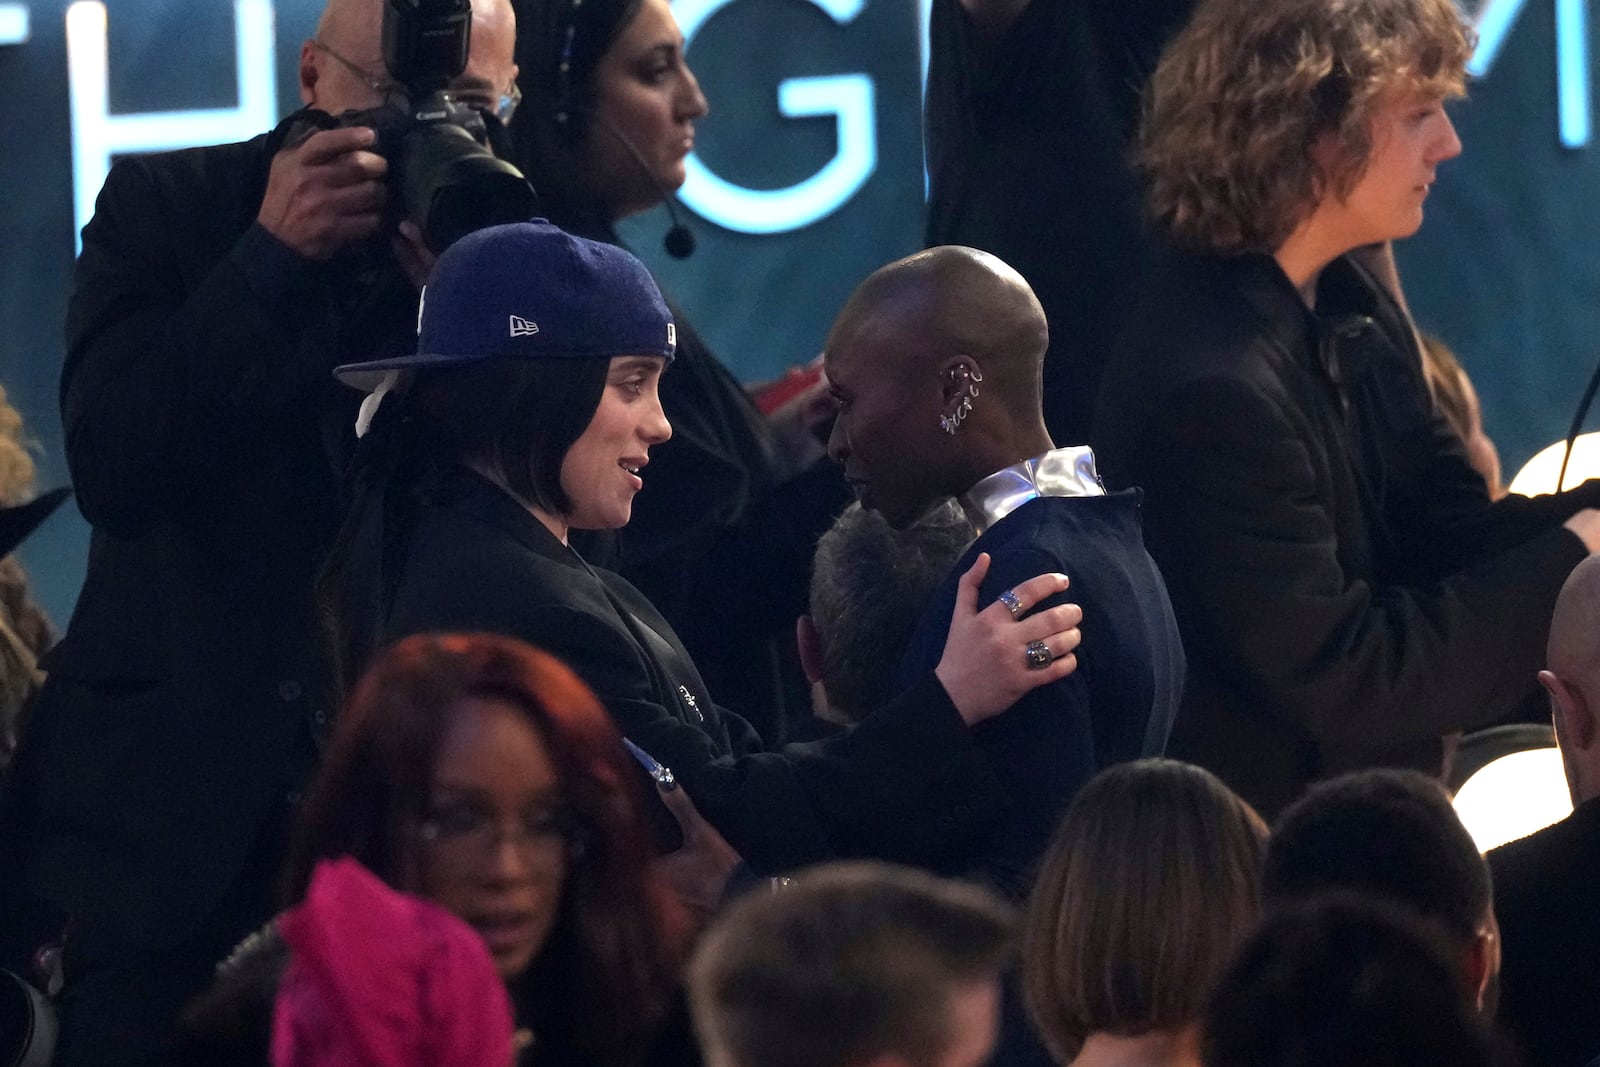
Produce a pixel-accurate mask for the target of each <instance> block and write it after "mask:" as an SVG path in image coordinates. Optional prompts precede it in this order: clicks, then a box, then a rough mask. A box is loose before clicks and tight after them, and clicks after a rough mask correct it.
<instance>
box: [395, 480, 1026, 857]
mask: <svg viewBox="0 0 1600 1067" xmlns="http://www.w3.org/2000/svg"><path fill="white" fill-rule="evenodd" d="M401 557H402V559H403V562H401V564H400V573H399V575H398V576H397V579H396V580H395V583H394V586H393V588H394V592H393V594H392V599H391V600H390V606H389V608H388V616H387V625H386V630H385V633H386V636H387V637H388V638H390V639H398V638H400V637H403V636H405V635H407V634H412V633H419V632H429V631H487V632H492V633H502V634H509V635H511V636H514V637H518V638H521V639H522V640H524V641H527V642H528V643H530V644H532V645H535V646H537V647H539V648H543V649H545V650H546V651H548V652H551V653H553V654H555V655H556V656H557V657H559V658H560V659H561V660H563V661H564V662H566V663H567V664H569V665H570V666H571V667H572V668H573V669H574V670H575V671H577V673H578V674H579V675H580V676H581V677H582V678H583V680H584V681H585V682H587V683H588V684H589V686H590V687H591V688H592V689H593V690H594V691H595V692H596V694H597V695H598V696H599V697H600V699H601V700H602V701H603V702H604V703H605V705H606V707H607V709H608V710H609V711H610V712H611V715H612V718H613V719H614V720H615V721H616V723H617V726H618V727H619V728H620V729H621V731H622V733H623V734H624V735H626V736H627V737H628V738H629V739H630V740H632V741H633V742H634V743H635V744H637V745H639V746H640V747H641V748H643V749H644V750H645V751H646V752H649V753H650V754H651V755H653V756H655V757H656V758H657V759H658V760H660V761H661V762H662V763H665V764H666V765H668V766H669V767H671V768H672V770H673V772H674V774H675V775H676V776H677V777H678V779H679V781H681V782H682V783H683V785H684V787H685V788H687V789H688V791H689V795H690V796H691V797H692V798H693V799H694V801H695V803H696V805H698V806H699V808H700V811H701V812H702V814H704V815H705V816H706V818H707V819H708V820H709V821H710V822H711V823H712V824H714V825H715V826H716V827H717V828H718V829H719V830H721V831H722V833H723V834H724V835H725V836H726V837H727V838H728V840H729V841H730V842H731V843H732V844H733V845H734V847H735V848H737V849H738V850H739V852H740V853H741V854H742V855H743V856H744V858H745V860H746V861H748V862H749V863H750V864H751V866H753V867H754V868H755V869H756V870H757V871H759V872H761V873H764V874H770V873H775V872H777V871H781V870H787V869H790V868H793V867H795V866H798V865H801V864H805V863H810V862H815V861H818V860H824V859H828V858H831V857H834V856H840V855H870V856H877V857H881V858H885V859H892V860H899V861H903V862H922V863H928V862H931V861H933V860H934V859H936V858H937V857H939V856H941V855H943V854H944V853H945V852H947V851H948V850H951V849H954V848H959V847H961V846H962V845H964V844H965V842H966V841H967V840H968V839H969V838H970V837H971V836H972V835H974V834H975V833H977V832H978V831H980V830H982V829H983V828H984V826H985V823H986V821H987V820H988V819H989V818H991V817H992V816H993V815H994V814H995V812H996V811H998V809H999V807H1000V805H1001V803H1002V793H1001V790H1000V787H999V784H998V782H997V781H996V780H995V778H994V775H993V774H992V773H991V772H990V771H989V769H988V766H987V764H986V763H985V762H984V760H983V758H982V756H981V754H980V752H979V751H978V748H977V746H976V745H975V743H974V742H973V740H972V737H971V734H970V732H969V731H968V729H967V728H966V726H965V725H964V724H963V723H962V722H961V720H960V717H959V716H958V715H957V714H956V711H955V708H954V707H953V706H952V705H951V704H950V702H949V698H948V697H946V696H945V694H944V690H943V688H942V687H941V686H940V685H939V684H938V682H937V681H936V680H935V679H934V678H933V676H932V675H931V674H929V675H927V676H926V677H924V678H923V679H921V680H920V682H919V684H918V685H917V686H915V687H914V688H913V690H912V691H911V692H909V693H907V694H906V695H905V696H904V697H903V698H902V699H900V700H897V701H895V702H894V703H893V704H891V705H889V706H887V707H886V708H883V709H880V710H879V711H877V712H876V713H874V714H873V715H871V716H869V717H868V718H867V720H866V721H865V722H864V723H862V724H861V725H860V726H858V727H856V728H855V729H854V730H852V731H851V732H849V733H846V734H843V735H842V736H839V737H836V738H832V739H829V740H827V741H823V742H817V743H812V744H798V745H789V746H786V747H785V748H783V749H782V750H779V751H766V750H764V748H763V746H762V744H761V740H760V738H759V737H757V736H756V735H755V733H754V732H753V731H752V730H751V729H750V727H749V726H748V725H747V724H746V723H745V721H744V720H743V719H742V718H740V717H739V716H737V715H734V714H732V713H730V712H728V711H725V710H724V709H722V708H721V707H719V706H718V705H717V704H716V703H715V702H714V701H713V699H712V696H711V694H710V693H709V692H707V691H706V688H705V685H704V683H703V682H702V681H701V679H700V675H699V673H698V672H697V671H696V670H695V668H694V664H693V663H692V662H691V661H690V659H689V657H688V654H687V653H686V652H685V651H684V649H683V646H682V644H681V643H680V642H679V641H678V638H677V635H676V634H674V633H673V631H672V628H671V627H670V626H669V625H668V624H667V622H666V620H664V619H663V618H662V617H661V616H660V614H659V613H658V612H657V611H656V610H655V608H653V607H652V606H651V605H650V603H649V601H647V600H646V599H645V598H644V597H643V596H641V595H640V594H639V592H638V591H637V590H636V589H634V588H633V587H632V586H631V585H629V584H628V583H627V582H626V581H625V580H623V579H622V578H620V577H618V576H617V575H615V574H611V573H609V572H607V571H603V570H595V569H590V568H589V567H588V566H587V565H586V564H585V563H584V562H583V561H582V559H580V558H579V556H578V555H577V554H576V553H575V552H573V551H572V550H571V549H569V548H567V546H565V545H563V544H561V542H560V541H558V540H557V539H556V538H555V536H554V535H553V534H551V533H550V531H549V530H548V529H547V528H546V527H545V526H544V525H543V524H542V523H541V522H539V521H538V520H537V519H535V518H534V517H533V516H532V515H531V514H529V512H528V511H527V510H526V509H525V508H523V507H522V506H521V505H520V504H518V503H517V502H516V501H515V500H514V499H512V498H511V497H510V496H509V495H507V494H506V493H504V492H503V491H501V490H500V489H498V488H496V487H494V486H493V485H491V484H489V483H488V482H485V481H483V480H482V479H481V478H478V477H477V476H476V475H471V474H468V473H466V472H459V473H456V474H452V475H448V476H446V478H445V481H444V484H443V485H442V486H441V487H440V488H439V489H438V490H437V491H436V492H435V493H434V494H432V502H431V504H430V506H428V507H426V508H424V509H423V510H422V512H421V514H420V515H419V516H418V518H417V520H416V523H415V527H414V530H413V532H412V533H411V534H410V536H409V537H407V538H406V539H405V547H404V548H403V550H402V552H401Z"/></svg>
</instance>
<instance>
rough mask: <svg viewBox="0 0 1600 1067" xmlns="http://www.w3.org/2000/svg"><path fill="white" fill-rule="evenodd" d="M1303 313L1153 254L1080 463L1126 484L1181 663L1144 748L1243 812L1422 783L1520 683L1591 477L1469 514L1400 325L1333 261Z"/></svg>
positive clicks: (1457, 463)
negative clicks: (1164, 711) (1384, 785)
mask: <svg viewBox="0 0 1600 1067" xmlns="http://www.w3.org/2000/svg"><path fill="white" fill-rule="evenodd" d="M1317 308H1318V312H1317V314H1316V315H1315V316H1313V315H1312V314H1311V313H1309V312H1308V310H1307V309H1306V306H1305V304H1304V303H1303V301H1302V300H1301V299H1300V297H1299V295H1298V294H1297V293H1296V291H1295V289H1294V287H1293V286H1292V285H1291V284H1290V283H1289V280H1288V278H1287V277H1286V276H1285V275H1284V274H1283V272H1282V270H1280V269H1279V268H1278V266H1277V264H1276V262H1275V261H1274V260H1272V259H1271V257H1269V256H1265V255H1256V256H1241V257H1234V258H1222V257H1207V256H1191V255H1184V254H1179V253H1172V254H1170V255H1169V256H1168V257H1167V258H1166V261H1165V262H1164V263H1163V264H1162V266H1161V267H1160V269H1159V270H1158V271H1157V272H1156V274H1155V276H1154V277H1153V278H1152V280H1151V283H1150V285H1149V286H1148V287H1147V288H1146V290H1145V292H1144V294H1143V296H1142V298H1141V303H1140V304H1139V306H1138V307H1137V308H1136V311H1135V314H1134V315H1133V316H1132V318H1131V319H1130V320H1129V323H1130V324H1129V326H1128V328H1127V330H1126V331H1125V332H1124V334H1123V337H1122V339H1121V341H1120V343H1119V346H1118V349H1117V352H1116V355H1115V357H1114V358H1113V360H1112V364H1111V366H1110V368H1109V369H1108V371H1107V377H1106V381H1105V386H1104V389H1103V390H1102V392H1101V394H1100V401H1099V408H1098V411H1097V415H1096V430H1095V438H1094V441H1095V454H1096V457H1097V458H1098V459H1099V461H1100V471H1101V473H1102V475H1103V476H1104V477H1105V480H1106V483H1107V484H1108V485H1111V486H1122V485H1134V484H1137V485H1140V486H1142V487H1143V488H1144V490H1145V539H1146V542H1147V543H1148V544H1149V546H1150V552H1151V554H1152V555H1153V556H1154V557H1155V559H1156V562H1157V563H1158V564H1160V566H1161V572H1162V574H1163V575H1165V577H1166V580H1167V586H1168V589H1169V590H1170V592H1171V594H1172V604H1173V607H1174V609H1175V610H1176V612H1177V616H1178V624H1179V627H1180V629H1181V630H1182V633H1183V639H1184V643H1185V646H1186V650H1187V652H1188V657H1189V680H1188V689H1187V691H1186V693H1185V697H1184V703H1183V708H1182V711H1181V712H1180V713H1179V715H1178V720H1177V723H1176V725H1175V726H1174V728H1173V734H1172V740H1171V744H1170V747H1169V753H1170V754H1171V755H1173V756H1178V757H1181V758H1186V759H1190V760H1193V761H1195V762H1197V763H1200V764H1201V765H1203V766H1206V767H1208V768H1210V769H1211V770H1213V771H1215V772H1217V773H1218V774H1219V775H1220V776H1221V777H1222V778H1223V780H1225V781H1226V782H1228V784H1229V785H1231V786H1233V788H1234V789H1236V790H1238V791H1239V792H1240V793H1241V794H1242V795H1243V796H1244V798H1245V799H1246V800H1248V801H1250V802H1251V803H1252V804H1254V805H1255V806H1256V808H1257V809H1258V810H1259V811H1260V812H1261V813H1262V814H1263V815H1265V816H1267V817H1268V818H1271V817H1272V815H1273V814H1274V813H1276V812H1277V811H1278V810H1279V809H1281V808H1282V807H1283V806H1284V805H1285V804H1287V803H1289V802H1290V801H1292V800H1293V799H1294V798H1295V797H1296V796H1298V795H1299V793H1300V792H1301V791H1302V790H1303V789H1304V788H1305V786H1306V785H1307V784H1308V783H1309V782H1311V781H1312V780H1313V779H1315V778H1319V777H1323V776H1326V775H1330V774H1334V773H1337V772H1339V771H1342V770H1348V769H1352V768H1356V767H1362V766H1371V765H1374V764H1398V765H1411V766H1416V767H1418V768H1422V769H1429V770H1434V771H1437V770H1438V768H1439V759H1440V747H1439V741H1438V738H1439V737H1440V735H1442V734H1446V733H1449V732H1451V731H1455V730H1463V729H1473V728H1476V727H1480V726H1484V725H1487V724H1489V723H1492V722H1495V721H1497V720H1500V719H1504V718H1506V717H1507V716H1509V715H1511V714H1512V712H1513V711H1514V710H1515V709H1516V708H1517V706H1518V705H1519V704H1520V703H1522V701H1523V700H1525V699H1526V698H1527V697H1529V696H1530V695H1531V694H1532V693H1533V690H1534V674H1535V672H1536V671H1537V670H1538V668H1539V665H1540V662H1541V657H1542V655H1543V649H1544V644H1545V635H1546V632H1547V630H1548V626H1549V620H1550V611H1551V608H1552V607H1553V605H1554V603H1555V597H1556V593H1557V592H1558V591H1559V590H1560V588H1561V583H1562V581H1563V580H1564V579H1565V577H1566V575H1567V572H1568V571H1570V570H1571V569H1572V567H1573V566H1574V565H1576V564H1577V562H1578V561H1579V560H1581V559H1582V558H1583V557H1584V547H1583V544H1582V542H1581V541H1580V539H1579V538H1578V537H1577V536H1575V535H1574V534H1572V533H1571V532H1569V531H1566V530H1563V529H1561V528H1560V527H1559V524H1560V523H1561V522H1562V520H1563V519H1565V518H1566V517H1567V516H1568V515H1570V514H1572V513H1573V512H1574V511H1577V510H1578V509H1579V508H1581V507H1585V506H1593V505H1595V504H1596V503H1600V482H1590V483H1588V484H1586V485H1584V486H1582V487H1580V488H1578V489H1575V490H1572V491H1570V492H1568V493H1565V494H1562V495H1560V496H1545V497H1538V498H1535V499H1525V498H1521V497H1512V498H1508V499H1505V500H1502V501H1499V502H1498V503H1493V504H1491V503H1490V501H1489V499H1488V496H1487V492H1486V490H1485V488H1484V485H1483V480H1482V478H1481V477H1480V476H1479V475H1478V474H1477V472H1475V471H1474V470H1472V468H1471V467H1469V466H1468V464H1467V462H1466V459H1465V457H1464V455H1463V454H1462V450H1461V446H1460V443H1459V441H1458V440H1457V439H1456V437H1455V435H1454V434H1453V433H1452V432H1451V431H1450V429H1449V427H1448V426H1447V425H1446V424H1445V422H1444V420H1443V418H1442V417H1440V416H1439V414H1438V413H1437V412H1436V411H1435V410H1434V408H1433V405H1432V401H1431V399H1430V397H1429V394H1428V391H1427V388H1426V386H1425V385H1424V384H1423V380H1422V373H1421V363H1420V357H1419V355H1418V353H1417V350H1416V346H1415V343H1414V341H1413V339H1412V333H1411V330H1410V327H1409V324H1408V323H1407V322H1406V320H1405V318H1404V315H1403V314H1402V312H1401V311H1400V309H1399V308H1398V307H1397V306H1395V304H1394V302H1393V301H1392V300H1391V299H1390V298H1389V297H1388V295H1387V294H1386V293H1385V292H1383V291H1382V289H1381V288H1380V287H1379V286H1378V285H1377V283H1376V282H1375V281H1374V280H1373V279H1372V278H1371V277H1370V276H1368V275H1367V274H1366V273H1365V272H1364V271H1362V270H1361V269H1360V268H1359V267H1358V266H1357V265H1356V264H1355V263H1353V262H1352V261H1350V260H1348V259H1340V260H1336V261H1335V262H1334V263H1332V264H1330V265H1329V266H1328V267H1327V269H1325V270H1324V271H1323V272H1322V275H1321V280H1320V285H1319V292H1318V298H1317Z"/></svg>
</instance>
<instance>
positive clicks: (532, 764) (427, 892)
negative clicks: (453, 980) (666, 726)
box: [419, 697, 571, 982]
mask: <svg viewBox="0 0 1600 1067" xmlns="http://www.w3.org/2000/svg"><path fill="white" fill-rule="evenodd" d="M427 813H428V814H427V819H426V821H425V822H424V823H423V825H422V842H421V854H420V865H419V866H420V873H421V883H422V884H421V890H422V895H423V896H425V897H427V898H428V899H429V900H432V901H433V902H435V903H436V904H439V905H441V906H442V907H444V908H445V909H446V910H448V911H450V912H452V913H454V914H455V915H457V916H459V917H460V918H462V919H464V920H466V922H467V924H468V925H470V926H471V927H472V928H473V929H474V930H476V931H477V932H478V933H479V934H480V935H481V936H482V937H483V940H484V943H485V944H486V945H487V946H488V948H489V954H490V955H491V956H493V957H494V962H495V967H496V968H497V969H498V970H499V972H500V976H501V977H502V978H503V979H505V980H506V981H508V982H509V981H511V980H513V979H515V978H517V977H519V976H520V975H522V974H523V973H524V972H525V971H527V969H528V967H529V966H530V965H531V964H532V963H533V961H534V960H535V959H536V958H537V957H538V955H539V953H540V951H541V950H542V949H543V948H544V943H545V940H546V939H547V938H548V937H549V935H550V929H551V927H552V926H553V925H554V923H555V918H556V915H557V913H558V912H559V910H560V904H561V894H562V891H563V889H564V887H565V885H566V880H567V862H568V855H569V848H570V839H571V833H570V829H571V828H570V823H569V820H568V817H567V812H566V807H565V804H564V803H563V797H562V790H561V779H560V775H559V774H558V773H557V772H556V767H555V763H554V761H553V760H552V759H551V756H550V750H549V748H548V747H547V746H546V745H545V743H544V739H543V738H542V737H541V736H540V735H539V733H538V731H537V730H536V729H535V728H534V726H533V724H532V723H531V722H529V720H528V716H527V715H526V714H525V713H524V712H522V711H520V710H519V709H518V708H516V707H515V706H514V705H512V704H510V703H508V702H507V701H504V700H500V699H494V698H483V697H468V698H465V699H463V700H460V701H457V703H456V705H455V707H454V708H453V709H452V711H451V715H450V726H449V728H448V729H447V730H446V732H445V736H444V740H443V742H442V747H441V750H440V752H439V757H438V761H437V763H436V764H435V766H434V770H433V780H432V782H431V784H430V789H429V795H428V807H427Z"/></svg>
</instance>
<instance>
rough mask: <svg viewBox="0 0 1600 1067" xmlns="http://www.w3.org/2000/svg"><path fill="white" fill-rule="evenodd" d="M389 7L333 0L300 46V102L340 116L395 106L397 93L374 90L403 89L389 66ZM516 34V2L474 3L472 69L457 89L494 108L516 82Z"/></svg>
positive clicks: (377, 1) (374, 1) (378, 0)
mask: <svg viewBox="0 0 1600 1067" xmlns="http://www.w3.org/2000/svg"><path fill="white" fill-rule="evenodd" d="M384 6H385V0H328V3H327V6H326V7H324V8H323V10H322V17H321V18H320V19H318V20H317V33H316V36H315V37H313V38H311V39H310V40H308V41H306V42H305V44H303V45H302V46H301V48H300V99H301V100H302V101H303V102H304V103H305V104H306V105H307V106H309V107H315V108H318V109H320V110H322V111H326V112H328V113H329V114H330V115H337V114H339V113H340V112H342V111H364V110H366V109H368V108H373V107H378V106H380V105H382V104H385V103H388V102H390V96H391V95H392V94H390V93H387V92H380V91H378V90H376V89H374V88H373V86H374V84H377V85H383V86H393V87H394V88H395V89H398V86H397V85H396V84H395V81H394V78H392V77H391V76H390V75H389V72H388V70H387V69H386V68H385V66H384V62H383V9H384ZM516 35H517V30H516V15H515V14H514V13H513V11H512V9H511V0H473V3H472V41H471V48H470V52H469V54H468V57H467V66H466V69H465V70H463V71H462V72H461V73H460V74H459V75H458V76H457V77H456V78H454V79H453V80H452V81H451V83H450V88H451V90H452V91H454V92H456V93H457V95H458V96H460V97H462V98H463V99H464V100H466V101H467V102H469V103H473V104H474V105H475V106H477V105H478V104H479V102H481V103H482V104H484V105H487V108H488V109H490V110H492V109H493V107H494V105H495V104H496V103H497V102H498V100H499V97H500V94H501V93H503V92H505V91H507V90H509V89H510V87H511V84H512V82H514V81H515V80H516V74H517V67H516V63H515V62H514V61H513V59H512V55H513V52H514V50H515V47H516Z"/></svg>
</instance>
